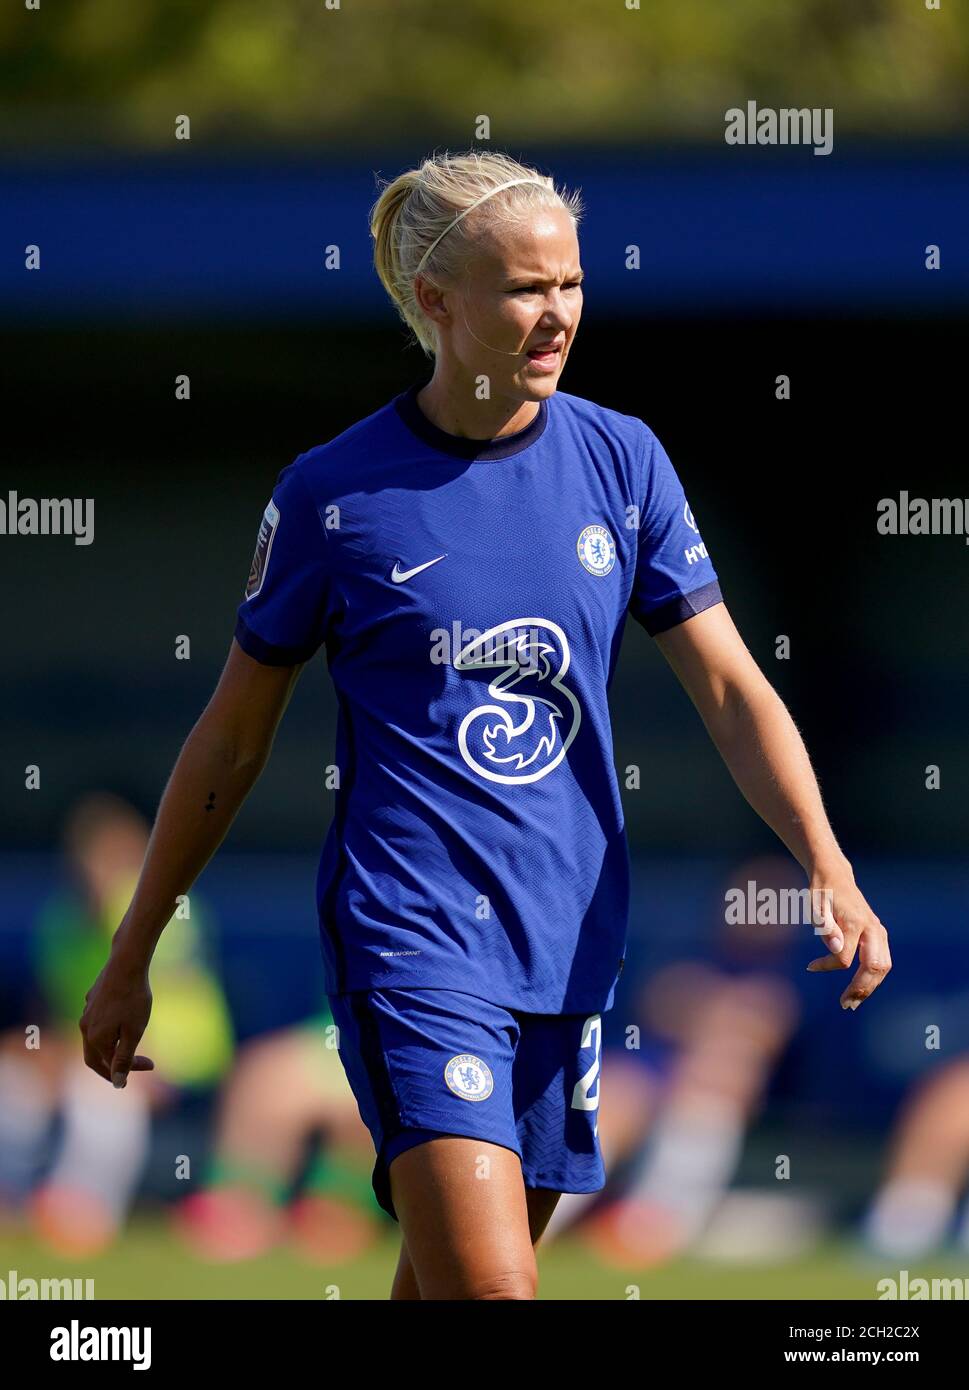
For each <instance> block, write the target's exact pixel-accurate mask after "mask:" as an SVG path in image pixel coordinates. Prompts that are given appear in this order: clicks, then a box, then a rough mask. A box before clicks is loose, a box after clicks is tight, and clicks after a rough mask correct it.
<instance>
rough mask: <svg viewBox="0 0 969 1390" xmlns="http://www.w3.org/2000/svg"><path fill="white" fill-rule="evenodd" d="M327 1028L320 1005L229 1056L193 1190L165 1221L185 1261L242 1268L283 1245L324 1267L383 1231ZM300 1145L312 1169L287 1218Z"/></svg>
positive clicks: (368, 1153) (357, 1124)
mask: <svg viewBox="0 0 969 1390" xmlns="http://www.w3.org/2000/svg"><path fill="white" fill-rule="evenodd" d="M334 1028H335V1025H334V1023H333V1016H332V1014H331V1012H330V1010H329V1007H328V1006H327V1005H326V1003H325V1001H324V1003H323V1004H322V1005H321V1008H320V1010H319V1012H318V1013H316V1014H314V1015H312V1016H311V1017H310V1018H307V1019H306V1020H305V1021H303V1022H302V1023H300V1024H298V1025H296V1026H294V1027H291V1028H282V1029H279V1030H278V1031H276V1032H273V1033H270V1034H267V1035H266V1036H264V1037H258V1038H254V1039H252V1040H251V1041H249V1042H247V1043H245V1044H244V1045H243V1046H242V1047H240V1049H239V1053H238V1056H237V1058H236V1063H235V1066H234V1068H233V1071H232V1075H231V1076H230V1077H229V1080H228V1082H227V1083H226V1085H225V1087H224V1089H223V1092H222V1096H221V1098H220V1102H219V1119H218V1124H217V1130H216V1140H215V1145H214V1150H213V1154H212V1157H211V1158H210V1161H209V1163H208V1166H207V1171H206V1177H205V1184H204V1190H203V1191H201V1192H197V1193H193V1194H192V1195H191V1196H190V1197H187V1198H186V1199H185V1200H184V1201H183V1202H182V1203H180V1204H179V1205H178V1206H177V1207H176V1208H175V1209H174V1211H173V1220H174V1225H175V1228H176V1230H177V1231H178V1233H179V1234H180V1235H181V1237H182V1239H183V1240H184V1241H185V1242H186V1244H187V1245H188V1246H189V1247H190V1248H191V1249H192V1250H193V1251H194V1252H195V1253H196V1254H198V1255H200V1256H202V1257H203V1258H205V1259H208V1260H226V1261H228V1260H241V1259H250V1258H252V1257H253V1256H255V1255H258V1254H261V1253H262V1252H263V1251H265V1250H267V1249H269V1248H271V1247H272V1246H274V1245H276V1244H277V1243H278V1242H280V1241H282V1240H284V1239H286V1238H287V1237H288V1238H290V1239H291V1240H292V1242H293V1244H294V1245H295V1246H296V1248H298V1249H299V1250H300V1251H301V1252H302V1253H303V1254H304V1255H306V1256H308V1257H310V1258H313V1259H315V1260H318V1261H320V1262H321V1263H332V1262H334V1261H336V1260H346V1259H351V1258H353V1257H355V1256H357V1255H359V1254H361V1253H362V1252H363V1251H364V1250H365V1249H366V1248H367V1247H368V1246H370V1245H372V1244H373V1242H374V1241H375V1240H376V1239H378V1238H379V1237H380V1234H381V1227H382V1226H383V1225H385V1224H387V1225H389V1224H390V1222H389V1218H385V1217H384V1214H383V1212H382V1211H381V1210H380V1207H379V1205H378V1204H377V1200H376V1197H375V1196H374V1192H373V1187H372V1186H371V1183H370V1168H371V1167H372V1164H373V1145H372V1143H371V1140H370V1134H369V1133H368V1131H367V1128H366V1126H365V1125H364V1123H363V1121H362V1120H361V1119H360V1113H359V1111H358V1109H357V1103H356V1101H355V1100H354V1098H353V1093H352V1092H351V1090H350V1088H349V1086H348V1085H347V1080H346V1075H345V1074H344V1071H343V1066H342V1064H341V1062H340V1058H339V1054H338V1052H337V1049H336V1046H335V1045H331V1041H330V1040H331V1038H332V1035H333V1032H334ZM308 1141H309V1142H314V1141H315V1143H314V1154H313V1158H312V1162H311V1165H310V1168H309V1171H308V1173H307V1174H306V1176H305V1178H304V1180H303V1181H302V1183H300V1184H299V1189H300V1190H299V1195H298V1196H297V1197H296V1198H295V1200H293V1201H292V1202H291V1203H290V1204H289V1206H288V1209H287V1199H288V1197H289V1194H290V1189H291V1187H292V1185H293V1183H294V1180H295V1179H296V1175H297V1173H298V1170H299V1167H300V1163H301V1160H302V1158H303V1156H304V1154H305V1146H306V1144H307V1142H308Z"/></svg>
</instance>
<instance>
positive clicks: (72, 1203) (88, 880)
mask: <svg viewBox="0 0 969 1390" xmlns="http://www.w3.org/2000/svg"><path fill="white" fill-rule="evenodd" d="M147 843H148V827H147V825H146V823H145V821H144V820H143V818H142V817H141V815H140V814H139V813H138V812H137V811H136V810H135V809H134V808H133V807H132V806H130V805H129V804H128V803H127V802H125V801H124V800H122V799H121V798H120V797H118V796H115V795H114V794H112V793H109V792H95V793H92V794H91V795H89V796H86V797H84V798H83V799H82V800H81V801H80V802H79V803H78V804H77V805H76V806H75V807H74V809H73V811H72V812H71V813H70V816H69V818H68V820H67V824H66V828H65V834H64V847H65V851H66V856H67V866H68V870H69V875H70V880H71V882H70V884H69V886H68V887H67V888H66V889H65V890H63V891H59V892H57V893H56V894H54V895H53V896H52V897H51V898H50V899H49V900H48V902H47V903H46V904H45V906H44V907H43V909H42V911H41V914H40V917H39V920H38V921H37V923H36V927H35V930H34V933H33V938H32V955H33V960H34V969H35V974H36V980H37V984H38V987H39V992H40V997H41V999H42V1001H43V1007H44V1011H45V1018H44V1020H43V1023H42V1026H41V1029H40V1046H39V1048H37V1049H36V1050H28V1049H24V1047H23V1039H22V1037H20V1039H19V1043H20V1053H21V1054H22V1057H21V1059H20V1063H19V1071H18V1073H17V1084H18V1086H19V1088H20V1090H21V1092H22V1091H23V1088H25V1087H26V1088H29V1090H30V1092H31V1094H32V1096H33V1098H34V1104H33V1106H32V1109H31V1121H32V1133H33V1134H34V1136H35V1135H36V1131H37V1126H38V1122H39V1117H43V1119H44V1122H45V1128H46V1122H47V1121H48V1120H49V1119H52V1118H53V1117H54V1116H58V1117H59V1119H60V1122H61V1124H60V1135H59V1141H58V1144H57V1149H56V1152H55V1154H54V1157H53V1163H52V1165H51V1167H50V1169H49V1171H48V1172H47V1173H46V1175H45V1176H44V1177H43V1179H42V1181H41V1183H40V1185H39V1186H38V1187H37V1188H36V1189H35V1190H34V1192H33V1193H32V1194H31V1196H30V1198H29V1201H28V1212H29V1217H30V1220H31V1222H32V1224H33V1226H34V1228H35V1230H36V1233H37V1234H38V1235H39V1236H40V1237H41V1238H42V1239H44V1240H45V1241H47V1242H48V1244H50V1245H51V1246H52V1247H54V1248H56V1249H58V1250H61V1251H64V1252H65V1253H74V1254H82V1253H83V1254H88V1253H94V1252H96V1251H98V1250H100V1249H103V1248H104V1247H105V1246H107V1245H108V1244H110V1242H111V1241H112V1240H113V1239H114V1237H115V1236H116V1235H117V1233H118V1232H119V1230H120V1229H121V1226H122V1224H123V1221H124V1219H125V1216H126V1214H127V1212H128V1209H129V1207H130V1204H131V1201H132V1198H133V1196H134V1193H135V1191H136V1188H137V1184H138V1181H139V1178H140V1176H141V1173H142V1171H143V1168H144V1165H145V1161H146V1158H147V1155H148V1145H149V1136H150V1117H151V1113H152V1111H153V1110H155V1109H156V1108H158V1107H160V1106H165V1105H168V1104H170V1103H171V1102H172V1101H173V1100H174V1099H176V1097H177V1095H178V1093H179V1092H180V1091H182V1090H185V1091H194V1090H198V1089H201V1090H208V1089H209V1088H211V1087H213V1086H215V1085H216V1084H217V1083H218V1082H219V1081H220V1079H221V1078H222V1077H223V1076H224V1075H225V1073H226V1071H227V1069H228V1067H229V1064H230V1062H231V1060H232V1052H233V1033H232V1026H231V1022H230V1018H229V1012H228V1008H227V1005H226V1002H225V998H224V996H223V992H222V989H221V986H220V984H219V981H218V979H217V977H216V975H215V973H214V971H213V969H212V968H211V966H210V965H209V963H208V962H207V960H206V955H207V952H206V949H205V948H206V945H207V943H206V941H205V937H206V927H205V919H204V917H203V916H201V915H200V912H199V903H198V900H197V899H196V898H193V899H192V901H191V904H188V903H183V904H182V905H181V906H180V907H179V909H178V911H177V912H176V914H175V916H173V918H172V920H171V922H170V923H169V929H168V931H167V932H166V933H165V938H164V941H163V942H162V944H161V946H160V947H159V950H158V952H157V954H156V957H155V981H156V983H157V984H158V985H159V987H160V989H159V998H158V1000H157V1001H156V1003H155V1007H154V1009H153V1011H152V1018H151V1025H150V1029H149V1032H150V1034H151V1039H152V1047H153V1051H154V1055H155V1058H156V1059H157V1067H156V1070H155V1071H154V1072H152V1073H144V1074H139V1075H138V1076H136V1077H135V1080H134V1084H133V1086H132V1088H131V1093H130V1094H129V1095H127V1096H122V1095H121V1094H119V1093H118V1092H117V1091H115V1090H114V1089H113V1088H111V1087H106V1086H104V1085H102V1084H99V1079H98V1077H97V1076H96V1075H95V1074H94V1073H93V1072H92V1071H91V1070H90V1068H88V1067H87V1066H85V1064H84V1060H83V1057H82V1056H80V1055H79V1053H78V1048H77V1025H78V1019H79V1018H80V1016H81V1014H82V1012H83V1010H84V1004H85V998H86V991H87V990H88V989H89V987H90V984H91V981H92V979H93V978H95V977H96V976H97V974H98V972H99V971H100V969H101V967H102V966H103V965H104V962H105V960H106V959H107V957H108V954H109V951H110V947H111V937H112V935H113V933H114V931H115V929H116V927H117V923H118V918H119V915H120V914H122V913H123V912H124V909H125V907H126V906H127V904H128V902H129V901H130V898H131V893H132V891H133V888H134V885H135V883H136V882H137V879H138V874H139V871H140V869H141V865H142V863H143V861H144V857H145V848H146V846H147ZM183 912H184V913H185V914H186V915H180V914H181V913H183ZM5 1055H6V1059H7V1061H8V1063H9V1062H10V1061H11V1059H12V1057H13V1052H12V1050H10V1049H9V1048H8V1050H7V1051H6V1054H5ZM11 1084H12V1079H11V1078H10V1077H9V1076H8V1078H7V1085H8V1086H10V1085H11ZM2 1104H3V1102H2V1099H0V1107H2ZM21 1108H23V1107H22V1106H21ZM24 1137H25V1139H27V1140H28V1142H29V1137H30V1136H29V1135H27V1134H26V1133H25V1136H24ZM173 1161H174V1160H173Z"/></svg>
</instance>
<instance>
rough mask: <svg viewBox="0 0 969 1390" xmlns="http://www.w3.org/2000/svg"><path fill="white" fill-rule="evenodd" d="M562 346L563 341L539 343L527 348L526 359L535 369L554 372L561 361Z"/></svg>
mask: <svg viewBox="0 0 969 1390" xmlns="http://www.w3.org/2000/svg"><path fill="white" fill-rule="evenodd" d="M564 347H565V344H564V342H561V343H539V344H538V346H537V347H533V348H529V349H528V353H527V356H528V360H529V362H531V363H532V364H533V365H534V367H535V368H536V370H537V371H540V372H556V371H558V369H559V364H560V363H561V361H562V349H563V348H564Z"/></svg>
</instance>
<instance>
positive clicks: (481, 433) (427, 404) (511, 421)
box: [416, 372, 539, 439]
mask: <svg viewBox="0 0 969 1390" xmlns="http://www.w3.org/2000/svg"><path fill="white" fill-rule="evenodd" d="M416 401H417V404H418V406H419V407H420V409H421V411H422V412H423V414H424V415H426V416H427V418H428V420H430V422H431V424H432V425H436V426H437V428H438V429H439V430H444V431H445V432H446V433H447V434H453V435H456V436H457V437H458V438H459V439H498V438H500V437H501V436H502V435H506V434H517V433H518V431H519V430H523V429H525V428H526V427H527V426H528V425H530V424H531V423H532V421H533V420H534V419H535V416H536V415H537V414H538V411H539V402H538V401H515V400H509V399H507V398H502V397H498V398H497V399H495V400H487V401H483V400H478V398H477V397H476V396H475V392H474V387H473V385H471V384H467V383H464V382H459V381H448V380H445V379H443V378H441V377H440V376H439V375H438V373H437V372H435V374H434V376H433V377H432V379H431V380H430V381H429V382H428V383H427V385H426V386H425V387H424V388H423V390H421V391H419V392H418V394H417V397H416Z"/></svg>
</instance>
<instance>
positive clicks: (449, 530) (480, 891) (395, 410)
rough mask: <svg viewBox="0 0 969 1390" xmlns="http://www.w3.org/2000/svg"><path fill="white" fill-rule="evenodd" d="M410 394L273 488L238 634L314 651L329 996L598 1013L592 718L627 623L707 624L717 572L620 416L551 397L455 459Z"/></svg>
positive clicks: (603, 861) (603, 793) (601, 907)
mask: <svg viewBox="0 0 969 1390" xmlns="http://www.w3.org/2000/svg"><path fill="white" fill-rule="evenodd" d="M421 389H422V384H418V385H415V386H412V387H411V388H410V389H409V390H407V391H404V392H402V393H401V394H400V395H399V396H397V397H395V398H394V399H393V400H391V401H390V402H388V403H387V404H386V405H385V406H383V407H382V408H381V409H380V410H377V411H376V412H375V413H374V414H372V415H370V416H368V417H367V418H366V419H364V420H361V421H359V422H358V423H357V424H355V425H353V426H351V427H350V428H349V429H348V430H346V431H345V432H344V433H343V434H341V435H339V436H337V438H335V439H333V440H331V441H330V442H328V443H326V444H321V445H318V446H317V447H316V448H313V449H310V450H309V451H308V452H307V453H305V454H300V455H299V457H298V458H297V459H296V460H295V461H294V462H293V463H291V464H290V465H289V466H288V467H287V468H284V469H283V471H282V473H281V474H280V476H279V480H278V482H277V485H276V488H275V490H274V492H273V494H272V500H271V501H270V503H269V505H268V506H267V508H266V512H265V514H264V516H263V519H262V524H261V526H260V530H259V536H258V541H257V546H256V554H255V557H254V560H253V564H252V570H251V572H250V576H249V583H248V585H247V589H246V597H245V599H244V601H243V602H242V604H241V605H240V608H239V613H238V621H237V626H236V632H235V635H236V639H237V641H238V642H239V644H240V646H241V647H242V648H243V649H244V650H245V651H246V652H247V653H248V654H249V655H250V656H252V657H254V658H255V659H256V660H257V661H261V662H266V663H269V664H272V665H290V664H294V663H298V662H304V661H307V660H308V659H309V658H310V657H312V656H313V654H314V653H315V652H316V651H317V650H318V649H319V648H320V647H321V646H323V647H324V648H325V651H326V656H327V662H328V666H329V671H330V674H331V676H332V679H333V684H334V687H335V690H336V694H337V698H338V704H339V715H338V722H337V747H336V758H335V765H336V767H337V768H338V769H339V789H338V791H337V796H336V811H335V815H334V819H333V823H332V825H331V827H330V831H329V835H328V837H327V839H326V843H325V845H324V847H323V854H322V858H321V861H320V870H319V878H318V885H317V897H318V906H319V915H320V937H321V945H322V952H323V960H324V967H325V973H326V988H327V992H328V993H331V994H342V993H345V992H347V991H351V990H365V989H380V988H393V987H415V986H417V987H428V988H430V987H438V988H442V989H456V990H463V991H465V992H466V993H469V994H475V995H479V996H481V997H482V998H485V999H489V1000H491V1001H492V1002H494V1003H496V1004H500V1005H502V1006H504V1007H506V1008H511V1009H519V1010H523V1011H526V1012H531V1013H546V1014H554V1013H573V1012H582V1013H596V1012H601V1011H604V1010H606V1009H608V1008H610V1007H611V1006H612V1003H613V995H614V991H615V984H616V980H617V978H618V975H619V972H620V970H621V968H622V960H623V956H624V951H625V939H626V929H627V920H628V908H629V862H628V851H627V846H626V837H625V829H624V824H623V812H622V803H621V799H620V793H619V785H618V780H617V775H616V769H615V766H614V763H613V750H612V735H611V730H610V724H609V711H608V704H607V691H608V688H609V684H610V681H611V679H612V674H613V670H614V668H615V664H616V658H617V655H618V651H619V645H620V641H621V637H622V632H623V627H624V623H625V619H626V614H627V613H632V615H633V616H634V617H635V618H636V619H637V620H638V621H639V622H641V623H642V624H643V625H644V626H645V628H646V629H647V631H648V632H650V633H653V634H655V633H659V632H663V631H665V630H666V629H668V628H670V627H673V626H675V625H676V624H677V623H680V622H683V621H684V620H685V619H687V618H689V617H691V616H692V615H694V614H696V613H700V612H702V611H703V610H704V609H706V608H709V607H711V606H712V605H713V604H715V603H719V602H721V594H720V589H719V585H718V582H717V576H716V572H715V570H714V568H713V564H712V562H711V560H710V557H709V556H708V554H707V551H706V547H705V546H704V544H703V541H702V540H701V538H700V535H699V532H698V530H697V525H696V522H695V520H694V517H693V513H692V512H691V510H690V507H689V505H688V503H687V500H686V497H685V496H684V493H683V488H682V486H681V485H680V481H679V479H678V478H677V476H676V473H675V472H674V469H673V466H672V464H671V463H670V460H669V458H668V457H667V455H666V453H665V451H664V449H663V447H662V445H661V444H660V442H659V440H658V439H657V438H656V436H655V435H654V434H653V433H652V432H651V431H650V429H649V428H648V427H647V426H646V425H645V424H643V422H642V421H641V420H639V419H637V418H635V417H634V416H629V415H623V414H620V413H619V412H617V411H614V410H610V409H606V408H605V407H603V406H600V405H596V404H594V403H593V402H591V401H588V400H584V399H582V398H581V397H579V396H573V395H569V394H567V393H565V392H563V391H557V392H556V393H555V394H554V395H553V396H551V397H550V398H549V399H548V400H546V401H543V402H541V404H540V406H539V409H538V413H537V414H536V416H535V418H534V420H533V421H532V422H531V424H529V425H528V426H526V428H525V429H523V430H520V431H518V432H517V433H515V434H511V435H507V436H504V437H499V438H497V439H494V440H484V441H482V440H469V439H462V438H459V437H457V436H455V435H451V434H448V433H446V432H445V431H443V430H441V429H439V428H438V427H437V426H436V425H434V424H433V423H432V422H431V421H430V420H429V419H428V418H427V416H425V415H424V413H423V411H422V410H421V409H420V407H419V405H418V404H417V401H416V396H417V393H418V392H419V391H420V390H421Z"/></svg>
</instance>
